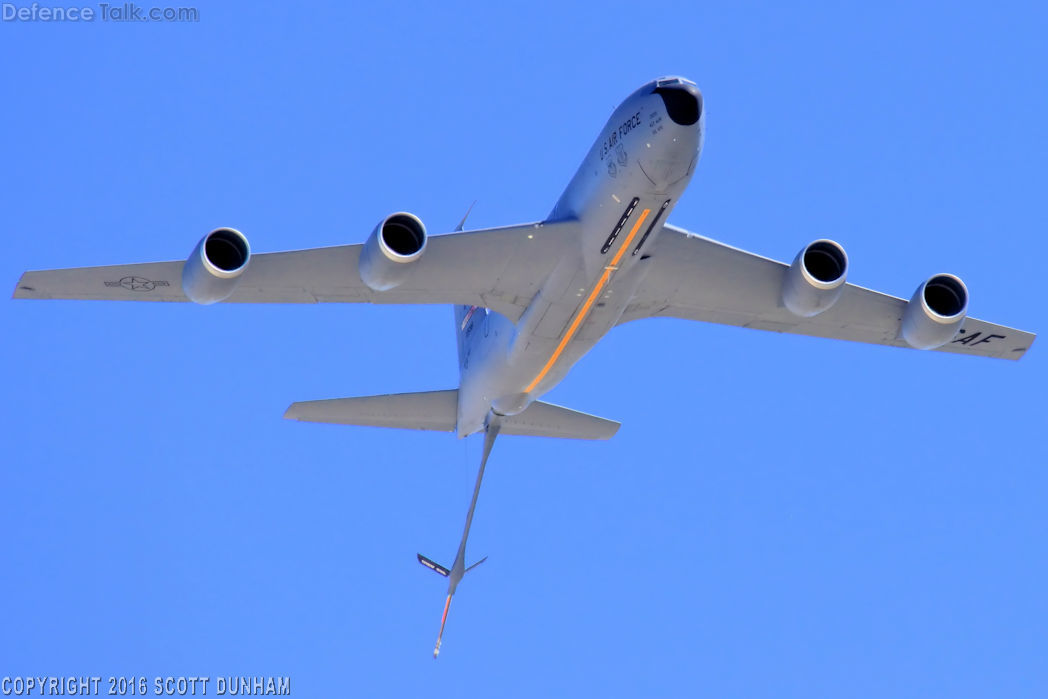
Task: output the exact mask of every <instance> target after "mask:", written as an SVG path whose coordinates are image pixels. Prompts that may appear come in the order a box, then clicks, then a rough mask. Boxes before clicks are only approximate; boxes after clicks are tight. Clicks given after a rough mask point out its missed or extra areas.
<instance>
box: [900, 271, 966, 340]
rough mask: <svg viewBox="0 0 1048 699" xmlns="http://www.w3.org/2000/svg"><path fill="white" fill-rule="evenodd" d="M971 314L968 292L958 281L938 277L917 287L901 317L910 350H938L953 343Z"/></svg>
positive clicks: (941, 276) (951, 276)
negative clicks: (965, 319)
mask: <svg viewBox="0 0 1048 699" xmlns="http://www.w3.org/2000/svg"><path fill="white" fill-rule="evenodd" d="M967 314H968V288H967V287H965V285H964V282H962V281H961V280H960V278H959V277H955V276H954V275H952V274H936V275H935V276H933V277H931V278H930V279H928V281H926V282H923V283H922V284H921V285H920V286H918V287H917V291H915V292H914V294H913V298H911V299H910V302H909V303H907V304H906V310H905V311H903V314H902V337H903V339H904V340H906V342H907V344H909V345H910V347H914V348H916V349H935V348H936V347H942V346H943V345H945V344H946V343H947V342H949V341H950V340H952V339H953V338H954V337H955V336H956V335H957V331H958V330H960V329H961V324H962V323H964V318H965V316H967Z"/></svg>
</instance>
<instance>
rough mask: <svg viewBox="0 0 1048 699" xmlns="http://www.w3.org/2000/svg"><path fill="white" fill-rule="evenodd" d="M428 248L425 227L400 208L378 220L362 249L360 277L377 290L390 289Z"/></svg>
mask: <svg viewBox="0 0 1048 699" xmlns="http://www.w3.org/2000/svg"><path fill="white" fill-rule="evenodd" d="M425 251H426V227H425V226H424V225H422V221H421V220H419V218H418V216H415V215H414V214H409V213H407V212H404V211H401V212H399V213H395V214H391V215H390V216H387V217H386V218H384V219H382V220H381V221H379V222H378V225H377V226H375V230H373V231H371V235H370V236H369V237H368V240H367V242H366V243H364V249H363V250H361V251H360V278H361V280H363V282H364V283H365V284H367V285H368V287H370V288H371V289H372V290H374V291H387V290H389V289H392V288H394V287H396V286H399V285H400V283H401V282H403V281H404V279H406V278H407V276H408V273H409V272H410V271H411V268H412V266H413V265H414V264H415V263H416V262H418V261H419V259H420V258H421V257H422V253H424V252H425Z"/></svg>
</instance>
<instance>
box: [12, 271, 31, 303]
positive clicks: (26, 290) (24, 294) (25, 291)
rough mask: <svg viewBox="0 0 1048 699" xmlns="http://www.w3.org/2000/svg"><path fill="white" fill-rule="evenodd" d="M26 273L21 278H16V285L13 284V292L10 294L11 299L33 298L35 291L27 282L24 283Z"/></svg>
mask: <svg viewBox="0 0 1048 699" xmlns="http://www.w3.org/2000/svg"><path fill="white" fill-rule="evenodd" d="M27 274H29V273H28V272H23V273H22V276H21V277H19V278H18V283H16V284H15V289H14V291H12V292H11V298H12V299H30V298H34V295H35V292H36V289H35V288H33V287H32V286H31V285H30V284H29V283H28V282H26V275H27Z"/></svg>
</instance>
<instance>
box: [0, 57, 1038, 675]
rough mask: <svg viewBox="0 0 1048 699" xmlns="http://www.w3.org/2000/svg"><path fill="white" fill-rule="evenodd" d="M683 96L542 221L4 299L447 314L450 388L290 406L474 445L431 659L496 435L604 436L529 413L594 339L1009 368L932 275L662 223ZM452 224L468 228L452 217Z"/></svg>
mask: <svg viewBox="0 0 1048 699" xmlns="http://www.w3.org/2000/svg"><path fill="white" fill-rule="evenodd" d="M705 123H706V119H705V112H704V110H703V99H702V94H701V92H700V91H699V89H698V87H697V86H696V85H695V83H693V82H691V81H690V80H686V79H684V78H681V77H666V78H661V79H658V80H653V81H651V82H649V83H646V84H645V85H643V86H642V87H640V89H638V90H636V91H635V92H634V93H633V94H631V95H630V96H629V97H627V98H626V100H625V101H624V102H623V103H622V104H621V105H620V106H619V107H618V108H617V109H616V110H615V111H614V112H613V113H612V115H611V118H610V119H609V120H608V122H607V124H606V125H605V126H604V128H602V129H601V131H600V133H599V134H598V136H597V140H596V142H595V143H594V144H593V146H592V148H590V150H589V152H588V153H587V155H586V158H585V160H583V161H582V165H581V166H580V167H579V169H578V171H577V172H576V173H575V176H574V177H573V178H572V179H571V181H570V182H569V184H568V186H567V188H566V189H565V190H564V193H563V194H562V195H561V197H560V199H559V200H558V201H557V203H556V205H555V206H554V207H553V211H552V212H551V213H550V214H549V216H547V217H546V218H545V219H543V220H542V221H538V222H535V223H527V224H523V225H514V226H503V227H498V228H487V229H481V230H473V231H464V230H463V228H464V224H465V220H466V219H465V218H463V220H462V222H461V223H459V225H458V227H457V228H456V229H455V230H454V231H453V232H451V233H450V234H447V235H440V236H434V237H430V236H428V235H427V232H426V228H425V226H424V225H423V223H422V221H421V220H420V219H419V218H418V217H417V216H415V215H413V214H410V213H406V212H398V213H394V214H391V215H390V216H387V217H385V218H383V219H382V220H381V221H379V223H378V225H376V226H375V228H374V230H373V231H372V232H371V235H370V236H369V237H368V238H367V241H366V242H364V243H363V244H361V245H340V246H335V247H326V248H314V249H308V250H295V251H291V252H275V253H264V254H258V255H252V254H251V249H250V246H249V245H248V240H247V238H246V237H245V236H244V235H243V234H242V233H241V232H239V231H237V230H235V229H232V228H217V229H215V230H213V231H211V232H210V233H208V234H207V235H205V236H204V237H203V238H202V239H201V240H200V242H199V243H198V244H197V246H196V248H194V250H193V251H192V253H190V255H189V258H188V259H187V260H185V261H182V260H176V261H172V262H152V263H144V264H131V265H115V266H107V267H81V268H76V269H64V270H50V271H35V272H26V273H25V274H24V275H22V278H21V280H20V281H19V282H18V285H17V287H16V289H15V292H14V297H15V298H21V299H99V300H120V301H193V302H195V303H198V304H205V305H206V304H212V303H217V302H220V301H222V302H228V303H328V302H331V303H390V304H452V305H453V306H454V319H455V332H456V336H457V340H458V357H459V365H460V366H459V369H460V372H459V387H458V388H457V389H449V390H445V391H428V392H422V393H407V394H397V395H381V396H367V397H357V398H335V399H329V400H315V401H305V402H298V403H292V404H291V406H290V407H289V408H288V409H287V412H286V413H285V414H284V417H286V418H289V419H293V420H302V421H307V422H327V423H338V424H347V425H372V426H381V427H401V428H408V429H417V430H441V431H447V432H452V431H454V432H457V434H458V436H459V437H465V436H467V435H471V434H474V433H477V432H481V431H483V432H484V448H483V453H482V456H481V463H480V469H479V471H478V473H477V479H476V484H475V486H474V489H473V497H472V500H471V502H470V506H469V510H468V512H467V515H466V525H465V530H464V531H463V533H462V539H461V541H460V544H459V548H458V552H457V553H456V555H455V559H454V562H453V563H452V565H451V567H450V568H448V567H445V566H442V565H440V564H438V563H436V562H434V561H433V560H431V559H429V558H427V557H425V556H422V555H421V554H419V556H418V559H419V562H421V563H422V564H423V565H425V566H426V567H428V568H430V569H432V570H434V571H436V572H437V573H439V574H440V575H442V576H444V577H447V578H448V590H447V597H446V600H445V603H444V613H443V615H442V617H441V622H440V633H439V634H438V636H437V643H436V647H435V648H434V651H433V656H434V657H437V655H438V653H439V651H440V644H441V639H442V637H443V633H444V626H445V623H446V621H447V616H448V609H449V607H450V605H451V598H452V596H453V595H454V594H455V591H456V589H457V587H458V584H459V582H460V581H461V580H462V577H463V575H465V573H466V571H468V570H470V569H471V568H473V567H474V566H476V565H478V564H479V563H480V562H483V559H482V560H481V561H479V562H478V563H474V564H473V565H472V566H469V567H466V562H465V558H466V540H467V539H468V537H469V530H470V525H471V524H472V521H473V513H474V510H475V509H476V505H477V496H478V494H479V492H480V485H481V481H482V479H483V477H484V469H485V467H486V465H487V461H488V456H489V455H490V453H491V449H492V446H493V445H494V442H495V438H496V436H497V435H498V434H499V433H500V432H502V433H506V434H518V435H537V436H545V437H567V438H576V439H608V438H610V437H611V436H612V435H614V434H615V432H616V431H617V429H618V427H619V423H617V422H614V421H611V420H606V419H603V418H600V417H595V416H593V415H587V414H585V413H581V412H577V411H574V410H570V409H568V408H564V407H560V406H557V405H553V404H550V403H545V402H542V401H540V400H538V399H539V398H540V397H542V396H543V394H545V393H546V392H548V391H549V390H550V389H552V388H553V387H554V386H556V385H557V384H558V383H559V382H560V381H561V379H563V378H564V377H565V376H566V375H567V373H568V371H569V370H570V369H571V367H572V366H573V365H574V364H575V363H576V362H577V361H578V360H579V359H581V358H582V356H583V355H585V354H586V353H587V352H588V351H589V350H590V349H591V348H592V347H593V346H594V345H595V344H596V343H597V342H598V341H599V340H600V339H601V338H602V337H603V336H604V335H605V334H606V333H607V332H608V331H609V330H611V329H612V328H614V327H615V326H617V325H621V324H622V323H626V322H629V321H632V320H639V319H641V318H653V317H674V318H685V319H689V320H701V321H707V322H712V323H723V324H727V325H737V326H743V327H748V328H757V329H760V330H772V331H775V332H785V333H798V334H801V335H814V336H818V337H829V338H837V339H841V340H852V341H856V342H868V343H875V344H880V345H892V346H895V347H912V348H917V349H925V350H937V351H941V352H952V353H957V354H968V355H973V356H981V357H997V358H1001V359H1018V358H1019V357H1021V356H1022V355H1023V354H1024V353H1025V352H1026V350H1027V349H1028V348H1029V347H1030V344H1031V343H1032V342H1033V339H1034V337H1035V336H1034V335H1033V334H1031V333H1028V332H1023V331H1020V330H1014V329H1012V328H1007V327H1003V326H1001V325H995V324H993V323H988V322H986V321H982V320H976V319H974V318H970V317H968V290H967V288H966V287H965V285H964V282H962V281H961V280H960V279H959V278H958V277H956V276H954V275H951V274H935V275H932V276H931V277H929V278H928V279H926V280H925V281H923V282H921V283H920V284H919V285H918V286H917V290H916V291H915V292H914V293H913V295H912V296H911V297H910V298H909V299H903V298H897V297H895V296H889V295H886V294H882V293H879V292H876V291H871V290H869V289H864V288H862V287H859V286H855V285H853V284H850V283H847V281H846V277H847V273H848V256H847V255H846V254H845V251H844V249H843V248H842V247H841V246H840V245H839V244H838V243H836V242H834V241H832V240H825V239H820V240H816V241H814V242H811V243H809V244H807V245H805V246H804V247H803V248H801V250H800V252H798V253H797V256H796V257H795V258H794V260H793V262H792V263H791V264H784V263H782V262H777V261H775V260H771V259H768V258H765V257H761V256H759V255H755V254H753V253H750V252H746V251H744V250H740V249H738V248H734V247H731V246H728V245H725V244H723V243H719V242H717V241H715V240H711V239H710V238H706V237H703V236H699V235H695V234H694V233H689V232H688V231H686V230H684V229H682V228H677V227H675V226H672V225H670V224H669V223H667V222H666V221H667V218H668V217H669V214H670V213H671V212H672V210H673V207H674V205H675V204H676V203H677V201H678V200H679V199H680V196H681V195H682V194H683V193H684V190H685V188H686V187H687V186H688V182H689V181H690V180H691V177H692V174H693V173H694V172H695V167H696V165H697V164H698V161H699V155H700V153H701V150H702V143H703V137H704V135H705ZM468 213H469V212H468V211H467V216H468Z"/></svg>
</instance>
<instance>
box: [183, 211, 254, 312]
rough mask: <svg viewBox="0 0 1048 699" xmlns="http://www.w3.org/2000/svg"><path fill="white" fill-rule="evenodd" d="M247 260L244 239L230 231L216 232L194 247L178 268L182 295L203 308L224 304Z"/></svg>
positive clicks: (247, 250)
mask: <svg viewBox="0 0 1048 699" xmlns="http://www.w3.org/2000/svg"><path fill="white" fill-rule="evenodd" d="M250 260H251V246H250V245H248V242H247V238H245V237H244V234H243V233H241V232H240V231H238V230H234V229H232V228H216V229H215V230H213V231H211V232H210V233H208V234H207V235H205V236H204V237H203V238H201V239H200V242H199V243H197V246H196V247H195V248H193V252H191V253H190V254H189V259H188V260H186V264H185V266H184V267H183V268H182V291H183V292H185V295H186V296H188V297H189V300H190V301H193V302H194V303H199V304H203V305H209V304H212V303H218V302H219V301H225V300H226V299H227V298H229V295H230V294H232V293H233V290H234V289H236V286H237V283H238V282H239V281H240V275H242V274H243V273H244V270H245V269H247V264H248V262H249V261H250Z"/></svg>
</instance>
